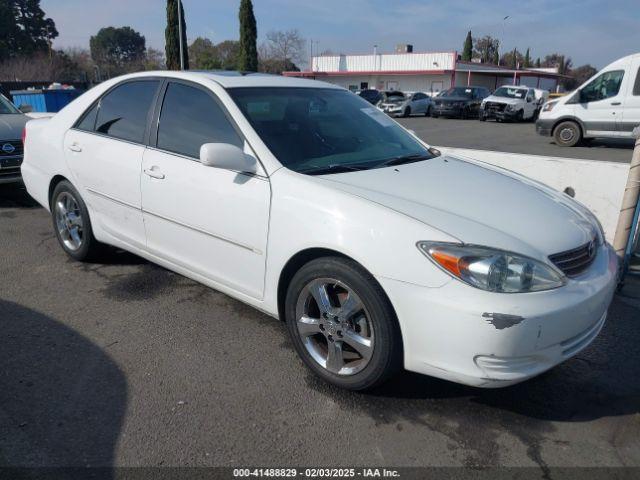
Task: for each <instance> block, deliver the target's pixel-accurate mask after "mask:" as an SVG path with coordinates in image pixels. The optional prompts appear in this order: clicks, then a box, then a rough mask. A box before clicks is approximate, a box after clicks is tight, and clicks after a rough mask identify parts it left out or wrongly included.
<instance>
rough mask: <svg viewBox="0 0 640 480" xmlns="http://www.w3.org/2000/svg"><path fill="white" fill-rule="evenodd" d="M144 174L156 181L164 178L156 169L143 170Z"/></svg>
mask: <svg viewBox="0 0 640 480" xmlns="http://www.w3.org/2000/svg"><path fill="white" fill-rule="evenodd" d="M144 173H145V175H148V176H149V177H151V178H157V179H158V180H162V179H163V178H164V173H162V172H161V171H160V169H159V168H158V167H151V168H145V169H144Z"/></svg>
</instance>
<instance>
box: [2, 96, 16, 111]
mask: <svg viewBox="0 0 640 480" xmlns="http://www.w3.org/2000/svg"><path fill="white" fill-rule="evenodd" d="M10 113H21V112H20V110H18V109H17V108H16V107H14V106H13V103H11V102H10V101H9V100H7V99H6V98H5V96H4V95H0V115H6V114H10Z"/></svg>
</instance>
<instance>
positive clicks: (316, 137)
mask: <svg viewBox="0 0 640 480" xmlns="http://www.w3.org/2000/svg"><path fill="white" fill-rule="evenodd" d="M229 93H230V95H231V97H232V98H233V99H234V101H235V102H236V104H237V105H238V107H239V108H240V110H242V112H243V113H244V115H245V116H246V117H247V119H248V120H249V122H250V123H251V125H252V126H253V128H254V129H255V130H256V132H257V133H258V135H260V137H261V138H262V140H263V141H264V143H265V144H266V145H267V146H268V147H269V149H270V150H271V152H272V153H273V154H274V155H275V156H276V157H277V159H278V160H279V161H280V163H282V164H283V165H284V166H285V167H287V168H289V169H291V170H294V171H296V172H301V173H308V174H314V173H316V174H320V173H332V172H331V171H330V170H333V171H334V173H337V172H339V171H345V170H365V169H369V168H376V167H382V166H385V165H384V164H386V163H388V162H392V161H394V160H399V159H406V158H410V159H411V161H419V160H423V159H427V158H433V156H434V155H433V154H432V153H430V152H429V151H428V150H427V149H426V148H425V147H424V146H423V145H422V144H421V143H420V142H418V140H416V139H415V138H414V137H413V136H412V135H411V134H409V133H408V132H407V131H406V130H404V129H403V128H402V127H400V126H399V125H398V124H397V123H396V122H394V121H393V120H392V119H390V118H389V117H388V116H387V115H385V114H384V113H382V112H381V111H379V110H378V109H377V108H375V107H374V106H372V105H371V104H369V103H367V102H366V101H365V100H363V99H362V98H360V97H358V96H356V95H353V94H351V93H350V92H347V91H344V90H337V89H329V88H327V89H324V88H274V87H272V88H258V87H256V88H234V89H229Z"/></svg>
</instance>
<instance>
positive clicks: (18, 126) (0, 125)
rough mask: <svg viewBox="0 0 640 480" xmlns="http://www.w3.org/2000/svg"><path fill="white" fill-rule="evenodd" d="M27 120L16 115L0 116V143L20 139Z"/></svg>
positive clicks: (25, 117)
mask: <svg viewBox="0 0 640 480" xmlns="http://www.w3.org/2000/svg"><path fill="white" fill-rule="evenodd" d="M28 120H29V118H28V117H27V116H25V115H20V114H17V113H13V114H4V115H0V141H1V140H18V139H20V138H22V130H23V129H24V126H25V124H26V123H27V121H28Z"/></svg>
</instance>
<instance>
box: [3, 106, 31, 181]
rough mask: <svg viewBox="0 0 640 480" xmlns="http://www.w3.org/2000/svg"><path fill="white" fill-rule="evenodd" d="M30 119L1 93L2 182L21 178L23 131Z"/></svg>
mask: <svg viewBox="0 0 640 480" xmlns="http://www.w3.org/2000/svg"><path fill="white" fill-rule="evenodd" d="M28 120H30V119H29V117H27V116H26V115H25V114H24V113H22V112H21V111H20V110H18V109H17V108H16V107H15V106H14V105H13V103H11V102H10V101H9V100H8V99H7V98H6V97H4V96H3V95H1V94H0V184H3V183H14V182H19V181H20V180H21V176H20V164H21V163H22V152H23V147H22V131H23V129H24V126H25V124H26V123H27V121H28Z"/></svg>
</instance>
